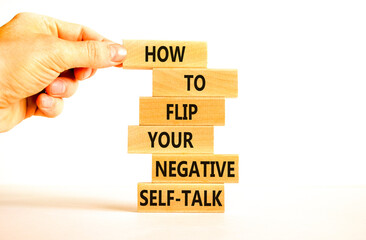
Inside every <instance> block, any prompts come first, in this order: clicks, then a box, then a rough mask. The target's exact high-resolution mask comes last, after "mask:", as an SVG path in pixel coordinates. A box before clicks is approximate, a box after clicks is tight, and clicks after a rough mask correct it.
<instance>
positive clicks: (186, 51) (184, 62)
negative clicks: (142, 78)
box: [123, 40, 207, 69]
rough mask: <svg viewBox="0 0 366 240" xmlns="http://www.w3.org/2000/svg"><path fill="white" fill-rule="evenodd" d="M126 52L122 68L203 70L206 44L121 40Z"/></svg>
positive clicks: (205, 60)
mask: <svg viewBox="0 0 366 240" xmlns="http://www.w3.org/2000/svg"><path fill="white" fill-rule="evenodd" d="M123 46H124V47H125V48H126V50H127V57H126V60H125V61H124V62H123V68H131V69H152V68H156V67H177V68H187V67H192V68H195V67H197V68H205V67H206V66H207V43H206V42H196V41H162V40H159V41H156V40H123Z"/></svg>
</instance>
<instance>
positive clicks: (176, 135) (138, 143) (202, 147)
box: [128, 126, 214, 153]
mask: <svg viewBox="0 0 366 240" xmlns="http://www.w3.org/2000/svg"><path fill="white" fill-rule="evenodd" d="M213 130H214V129H213V127H212V126H128V152H129V153H213V145H214V131H213Z"/></svg>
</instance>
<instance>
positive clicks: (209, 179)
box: [152, 154, 239, 183]
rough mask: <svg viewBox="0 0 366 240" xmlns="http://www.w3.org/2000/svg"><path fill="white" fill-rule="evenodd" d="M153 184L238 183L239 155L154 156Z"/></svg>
mask: <svg viewBox="0 0 366 240" xmlns="http://www.w3.org/2000/svg"><path fill="white" fill-rule="evenodd" d="M152 181H153V182H198V183H238V182H239V155H237V154H153V155H152Z"/></svg>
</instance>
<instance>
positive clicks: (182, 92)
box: [153, 68, 238, 98]
mask: <svg viewBox="0 0 366 240" xmlns="http://www.w3.org/2000/svg"><path fill="white" fill-rule="evenodd" d="M153 96H154V97H165V96H221V97H229V98H235V97H237V96H238V71H237V70H236V69H194V68H187V69H186V68H154V69H153Z"/></svg>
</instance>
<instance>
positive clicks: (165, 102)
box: [140, 97, 225, 126]
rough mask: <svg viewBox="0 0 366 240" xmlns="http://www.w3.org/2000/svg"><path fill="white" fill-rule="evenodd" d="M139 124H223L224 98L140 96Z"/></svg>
mask: <svg viewBox="0 0 366 240" xmlns="http://www.w3.org/2000/svg"><path fill="white" fill-rule="evenodd" d="M140 125H201V126H202V125H220V126H223V125H225V99H224V98H214V97H206V98H202V97H140Z"/></svg>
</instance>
